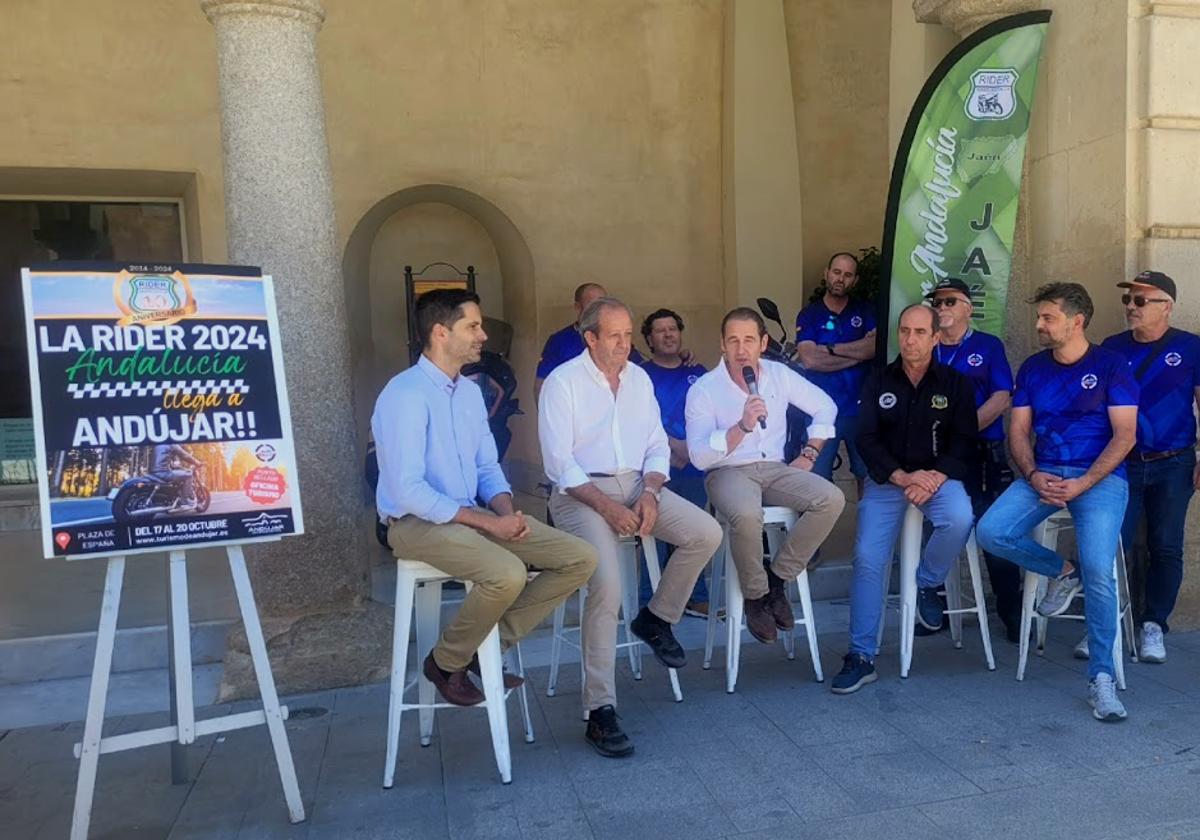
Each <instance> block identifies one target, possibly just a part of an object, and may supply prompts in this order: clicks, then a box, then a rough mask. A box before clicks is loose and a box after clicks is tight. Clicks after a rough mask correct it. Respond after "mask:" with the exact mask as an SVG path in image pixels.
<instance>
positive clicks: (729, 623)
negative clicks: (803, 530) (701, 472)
mask: <svg viewBox="0 0 1200 840" xmlns="http://www.w3.org/2000/svg"><path fill="white" fill-rule="evenodd" d="M796 519H797V516H796V511H794V510H792V509H791V508H786V507H764V508H763V530H764V531H766V534H767V548H768V551H769V553H770V556H771V557H774V556H775V552H776V550H777V549H778V548H779V546H780V544H781V543H782V542H783V540H785V539H786V538H787V534H788V531H790V530H791V529H792V528H793V527H794V526H795V524H796ZM717 521H718V522H719V523H720V525H721V532H722V536H721V547H720V548H718V549H717V553H716V554H715V555H713V559H712V572H711V573H710V575H709V584H708V592H709V599H708V600H709V605H708V638H707V639H706V641H705V643H704V668H705V669H708V668H709V667H711V665H712V653H713V645H714V643H715V641H716V635H717V622H718V621H721V620H722V619H721V618H720V617H719V616H718V613H719V612H720V611H719V610H718V609H717V604H716V600H717V593H719V592H721V591H722V587H721V578H722V577H724V579H725V586H724V590H723V591H724V593H725V619H724V621H725V691H726V692H728V693H730V694H732V693H733V691H734V689H735V688H736V687H737V678H738V669H739V667H740V666H741V659H742V632H741V631H742V627H743V625H744V617H745V605H744V604H743V597H744V596H743V595H742V582H741V580H739V579H738V574H737V568H736V567H735V566H734V564H733V552H732V551H730V549H729V521H728V520H727V519H725V518H724V517H723V516H721V515H720V513H719V512H718V514H717ZM792 585H794V586H795V588H796V590H797V591H798V594H799V597H800V615H799V616H797V617H796V624H798V625H802V626H803V627H804V635H805V636H806V637H807V639H808V653H809V656H810V657H811V659H812V666H813V675H814V678H815V679H816V681H817V682H825V675H824V673H822V671H821V652H820V650H819V649H818V647H817V625H816V623H815V619H814V616H813V606H812V591H811V590H810V588H809V585H808V570H807V569H805V570H804V571H803V572H801V573H800V576H799V577H797V578H796V580H795V581H794V584H793V583H789V584H788V586H789V587H791V586H792ZM789 600H790V599H789ZM780 638H781V639H782V641H783V648H784V650H785V651H786V652H787V658H788V659H795V658H796V648H795V645H796V632H795V630H791V631H788V632H785V633H781V634H780Z"/></svg>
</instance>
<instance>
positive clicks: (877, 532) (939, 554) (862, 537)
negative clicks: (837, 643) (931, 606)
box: [850, 478, 975, 659]
mask: <svg viewBox="0 0 1200 840" xmlns="http://www.w3.org/2000/svg"><path fill="white" fill-rule="evenodd" d="M908 504H909V503H908V499H906V498H905V497H904V489H903V488H901V487H897V486H896V485H894V484H876V483H875V482H874V481H872V480H871V479H870V478H868V479H867V481H866V485H865V489H864V491H863V498H862V501H860V502H859V503H858V537H857V539H856V540H855V543H854V582H853V583H852V584H851V585H850V652H851V653H859V654H862V655H863V656H867V657H870V658H872V659H873V658H874V657H875V654H876V652H877V649H876V648H877V645H876V642H877V640H878V638H879V622H880V621H882V620H883V594H884V591H885V587H886V586H887V584H888V581H887V576H886V574H885V573H886V571H887V569H888V568H889V566H890V564H891V561H892V552H893V550H894V549H895V546H896V537H897V536H899V535H900V527H901V526H902V525H903V524H904V514H905V512H906V511H907V510H908ZM921 512H922V513H923V514H925V518H926V519H928V520H929V522H930V523H931V524H932V525H933V533H932V534H931V535H930V537H929V542H927V543H926V544H925V551H924V552H923V553H922V555H921V565H920V566H918V567H917V586H921V587H929V586H938V585H939V584H941V583H942V582H943V581H945V580H946V575H947V574H949V572H950V569H951V568H953V566H954V563H955V561H956V560H957V558H958V555H959V554H961V553H962V550H963V546H965V545H966V544H967V536H968V535H969V534H970V533H971V525H972V524H973V523H974V521H975V517H974V515H973V514H972V513H971V498H970V497H969V496H968V495H967V491H966V488H964V487H963V485H962V482H961V481H955V480H953V479H951V480H949V481H947V482H946V483H945V484H943V485H942V487H941V489H940V490H938V491H937V493H935V494H934V496H933V498H932V499H930V500H929V501H928V502H926V503H925V504H924V505H922V506H921Z"/></svg>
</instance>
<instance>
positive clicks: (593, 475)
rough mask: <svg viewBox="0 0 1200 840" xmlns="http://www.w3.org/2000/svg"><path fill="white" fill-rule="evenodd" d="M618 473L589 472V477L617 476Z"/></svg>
mask: <svg viewBox="0 0 1200 840" xmlns="http://www.w3.org/2000/svg"><path fill="white" fill-rule="evenodd" d="M616 477H617V474H616V473H588V478H616Z"/></svg>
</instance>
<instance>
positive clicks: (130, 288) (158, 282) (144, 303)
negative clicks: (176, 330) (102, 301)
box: [113, 271, 196, 327]
mask: <svg viewBox="0 0 1200 840" xmlns="http://www.w3.org/2000/svg"><path fill="white" fill-rule="evenodd" d="M113 300H115V301H116V304H117V308H118V309H120V310H121V314H122V315H124V317H123V318H121V320H119V321H118V322H117V324H118V326H122V327H128V326H130V325H131V324H145V325H147V326H158V325H164V324H174V323H175V322H176V321H179V320H180V319H182V318H184V317H185V316H187V315H192V314H194V313H195V312H196V299H195V297H193V296H192V286H191V284H190V283H188V279H187V277H186V276H185V275H184V274H183V273H182V272H179V271H176V272H174V273H173V274H134V273H133V272H130V271H122V272H120V273H119V274H118V275H117V279H116V281H115V282H114V283H113Z"/></svg>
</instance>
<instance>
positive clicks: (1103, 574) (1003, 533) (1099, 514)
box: [975, 467, 1129, 679]
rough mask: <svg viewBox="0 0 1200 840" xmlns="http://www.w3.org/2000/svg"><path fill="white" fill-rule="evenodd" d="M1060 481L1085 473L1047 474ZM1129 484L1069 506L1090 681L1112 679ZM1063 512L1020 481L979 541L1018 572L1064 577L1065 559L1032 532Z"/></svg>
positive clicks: (993, 511)
mask: <svg viewBox="0 0 1200 840" xmlns="http://www.w3.org/2000/svg"><path fill="white" fill-rule="evenodd" d="M1042 472H1046V473H1051V474H1053V475H1057V476H1060V477H1061V478H1078V477H1079V476H1081V475H1083V474H1084V473H1085V472H1087V470H1085V469H1083V468H1082V467H1058V468H1054V469H1044V470H1042ZM1128 500H1129V484H1128V482H1126V481H1125V479H1124V478H1121V477H1120V476H1117V475H1111V474H1110V475H1107V476H1105V477H1104V478H1103V479H1101V481H1100V483H1099V484H1097V485H1096V486H1095V487H1093V488H1091V489H1090V490H1088V491H1086V492H1084V493H1081V494H1080V495H1078V496H1076V497H1075V498H1074V499H1072V500H1071V501H1070V502H1067V510H1069V511H1070V512H1071V519H1072V520H1073V521H1074V523H1075V544H1076V546H1077V547H1078V549H1079V574H1080V577H1081V578H1082V580H1083V592H1084V595H1085V600H1084V618H1085V620H1086V623H1087V635H1088V650H1089V651H1090V652H1091V656H1090V657H1089V658H1088V678H1089V679H1092V678H1095V676H1096V675H1097V674H1108V675H1109V676H1112V673H1113V642H1114V641H1115V639H1116V635H1117V585H1116V581H1115V580H1113V559H1114V558H1115V557H1116V554H1117V538H1118V537H1119V536H1120V533H1121V522H1122V520H1123V519H1124V518H1125V503H1126V502H1127V501H1128ZM1058 510H1059V508H1057V507H1055V506H1054V505H1048V504H1045V503H1044V502H1042V501H1041V500H1040V499H1039V498H1038V494H1037V491H1036V490H1034V489H1033V487H1031V486H1030V485H1029V483H1028V482H1026V481H1025V480H1024V479H1017V480H1016V481H1015V482H1013V484H1012V486H1010V487H1009V488H1008V489H1007V490H1005V491H1004V493H1003V494H1001V496H1000V498H999V499H997V500H996V501H995V503H993V504H992V506H991V508H990V509H989V510H988V512H987V513H985V514H984V515H983V519H981V520H979V527H978V528H976V529H975V539H977V540H978V541H979V547H980V548H982V549H983V550H984V551H990V552H991V553H992V554H995V555H997V556H999V557H1003V558H1004V559H1006V560H1011V561H1012V562H1014V563H1016V564H1017V565H1018V566H1020V567H1022V568H1024V569H1028V570H1029V571H1031V572H1036V573H1037V574H1039V575H1045V576H1047V577H1056V576H1057V575H1060V574H1062V570H1063V558H1062V557H1060V556H1059V555H1058V554H1056V553H1055V552H1053V551H1051V550H1050V549H1048V548H1046V547H1045V546H1044V545H1042V544H1041V543H1039V542H1037V541H1036V540H1034V539H1033V538H1032V537H1031V536H1030V535H1029V532H1030V531H1032V530H1033V529H1034V528H1035V527H1037V525H1038V524H1039V523H1041V522H1042V520H1044V519H1046V518H1047V517H1048V516H1050V515H1051V514H1052V513H1055V512H1056V511H1058Z"/></svg>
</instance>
